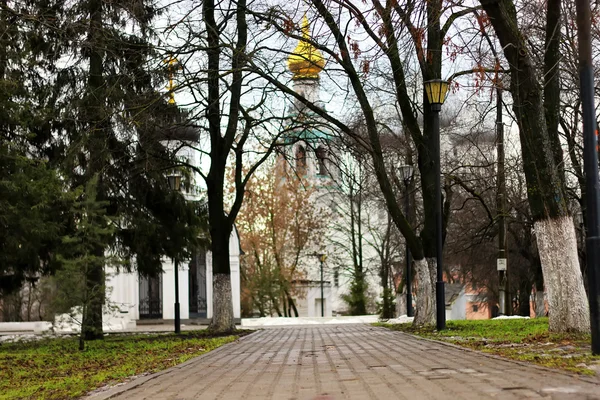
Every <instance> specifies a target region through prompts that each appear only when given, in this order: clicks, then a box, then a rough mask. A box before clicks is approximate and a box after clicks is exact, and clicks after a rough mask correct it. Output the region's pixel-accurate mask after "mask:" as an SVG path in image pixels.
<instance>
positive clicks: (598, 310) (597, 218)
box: [576, 0, 600, 354]
mask: <svg viewBox="0 0 600 400" xmlns="http://www.w3.org/2000/svg"><path fill="white" fill-rule="evenodd" d="M576 3H577V28H578V29H577V36H578V38H579V74H580V75H579V79H580V85H579V88H580V92H581V104H582V111H583V161H584V167H585V189H586V208H587V210H586V211H587V212H586V216H587V238H586V253H587V269H588V271H587V274H588V288H589V294H588V297H589V301H590V325H591V331H592V354H600V182H599V180H598V153H597V151H598V127H597V126H596V112H595V108H594V68H593V64H592V30H591V21H592V13H591V9H590V2H589V0H577V1H576Z"/></svg>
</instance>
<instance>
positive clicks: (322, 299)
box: [316, 253, 327, 317]
mask: <svg viewBox="0 0 600 400" xmlns="http://www.w3.org/2000/svg"><path fill="white" fill-rule="evenodd" d="M316 256H317V257H318V258H319V262H320V263H321V317H324V316H325V296H324V294H323V263H324V262H325V260H326V259H327V255H326V254H322V253H321V254H316Z"/></svg>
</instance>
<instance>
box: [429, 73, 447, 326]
mask: <svg viewBox="0 0 600 400" xmlns="http://www.w3.org/2000/svg"><path fill="white" fill-rule="evenodd" d="M448 85H449V82H447V81H443V80H441V79H435V80H431V81H426V82H424V86H425V93H426V94H427V100H428V102H429V104H430V105H431V111H433V135H434V136H433V142H434V154H433V158H434V162H435V228H436V229H435V230H436V232H435V248H436V256H437V257H436V258H437V282H436V284H435V307H436V313H437V317H436V326H437V330H438V331H440V330H442V329H445V328H446V307H445V301H444V297H445V296H444V276H443V273H442V271H443V269H442V250H443V244H442V185H441V174H442V172H441V167H440V164H441V159H440V158H441V157H440V111H441V110H442V104H444V101H445V100H446V95H447V94H448Z"/></svg>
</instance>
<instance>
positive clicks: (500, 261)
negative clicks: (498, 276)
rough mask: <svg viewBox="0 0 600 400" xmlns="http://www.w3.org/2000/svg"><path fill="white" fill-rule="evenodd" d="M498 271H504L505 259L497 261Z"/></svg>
mask: <svg viewBox="0 0 600 400" xmlns="http://www.w3.org/2000/svg"><path fill="white" fill-rule="evenodd" d="M497 267H498V271H506V258H498V259H497Z"/></svg>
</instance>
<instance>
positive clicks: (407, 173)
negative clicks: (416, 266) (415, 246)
mask: <svg viewBox="0 0 600 400" xmlns="http://www.w3.org/2000/svg"><path fill="white" fill-rule="evenodd" d="M398 171H399V172H400V177H401V178H402V180H403V181H404V187H405V188H406V192H405V196H404V212H405V213H406V219H407V220H408V221H409V223H410V196H409V193H408V186H409V185H410V182H411V181H412V179H413V173H414V168H413V166H412V165H401V166H399V167H398ZM411 264H412V259H411V255H410V247H408V241H406V315H407V316H409V317H412V316H414V312H413V307H412V279H411Z"/></svg>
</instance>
